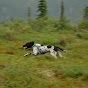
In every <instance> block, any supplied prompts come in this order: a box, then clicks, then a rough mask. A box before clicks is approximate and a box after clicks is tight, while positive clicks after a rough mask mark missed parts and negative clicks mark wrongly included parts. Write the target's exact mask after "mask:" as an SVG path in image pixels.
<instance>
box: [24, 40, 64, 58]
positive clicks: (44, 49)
mask: <svg viewBox="0 0 88 88" xmlns="http://www.w3.org/2000/svg"><path fill="white" fill-rule="evenodd" d="M23 47H24V49H27V48H33V52H32V53H27V54H25V55H24V56H27V55H38V54H45V53H48V52H50V54H51V55H52V56H53V57H54V58H57V56H59V57H63V56H62V55H61V54H60V52H59V50H58V49H60V50H62V51H64V52H66V50H63V49H62V48H60V47H57V46H53V45H41V44H37V43H34V41H32V42H28V43H26V44H25V45H23Z"/></svg>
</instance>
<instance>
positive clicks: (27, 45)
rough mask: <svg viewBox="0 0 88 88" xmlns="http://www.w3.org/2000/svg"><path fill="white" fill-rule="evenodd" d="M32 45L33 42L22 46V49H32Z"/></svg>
mask: <svg viewBox="0 0 88 88" xmlns="http://www.w3.org/2000/svg"><path fill="white" fill-rule="evenodd" d="M33 45H34V41H32V42H28V43H26V44H25V45H23V47H24V49H27V48H32V46H33Z"/></svg>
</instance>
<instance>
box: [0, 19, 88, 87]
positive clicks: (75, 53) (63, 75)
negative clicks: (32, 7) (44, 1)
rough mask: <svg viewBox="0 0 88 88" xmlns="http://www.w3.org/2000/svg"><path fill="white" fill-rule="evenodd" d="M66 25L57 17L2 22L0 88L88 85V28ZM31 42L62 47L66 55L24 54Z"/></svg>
mask: <svg viewBox="0 0 88 88" xmlns="http://www.w3.org/2000/svg"><path fill="white" fill-rule="evenodd" d="M46 19H47V20H46ZM65 25H66V29H65V27H64V28H62V27H63V26H61V23H59V22H58V20H56V19H55V18H54V17H51V18H47V17H44V18H41V19H34V20H33V19H31V18H29V19H28V22H25V21H23V20H21V19H18V20H15V21H14V22H8V24H4V25H3V24H0V88H88V29H87V28H84V27H82V26H80V25H82V24H79V27H73V26H72V25H70V24H69V25H68V24H65ZM85 25H86V24H85ZM58 26H59V27H58ZM80 27H81V28H80ZM62 29H63V30H62ZM30 41H35V42H36V43H40V44H44V45H56V46H60V47H62V48H63V49H66V50H67V53H64V52H62V51H60V52H61V54H62V55H63V56H65V58H59V57H58V59H55V58H53V57H52V56H51V55H50V54H49V53H48V54H45V55H38V56H31V55H29V56H27V57H24V56H23V55H24V54H25V53H27V52H32V49H28V50H24V49H23V47H22V46H23V44H25V43H26V42H30Z"/></svg>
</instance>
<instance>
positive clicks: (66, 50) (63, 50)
mask: <svg viewBox="0 0 88 88" xmlns="http://www.w3.org/2000/svg"><path fill="white" fill-rule="evenodd" d="M55 47H56V48H57V49H60V50H61V51H63V52H65V53H66V52H67V50H65V49H62V48H60V47H57V46H55Z"/></svg>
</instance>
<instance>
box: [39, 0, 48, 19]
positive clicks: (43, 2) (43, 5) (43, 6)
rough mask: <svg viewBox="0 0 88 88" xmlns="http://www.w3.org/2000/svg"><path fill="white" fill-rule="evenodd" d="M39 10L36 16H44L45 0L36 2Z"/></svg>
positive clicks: (45, 10) (45, 11)
mask: <svg viewBox="0 0 88 88" xmlns="http://www.w3.org/2000/svg"><path fill="white" fill-rule="evenodd" d="M37 12H39V15H38V18H41V17H44V16H46V15H47V3H46V0H40V1H39V4H38V10H37Z"/></svg>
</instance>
